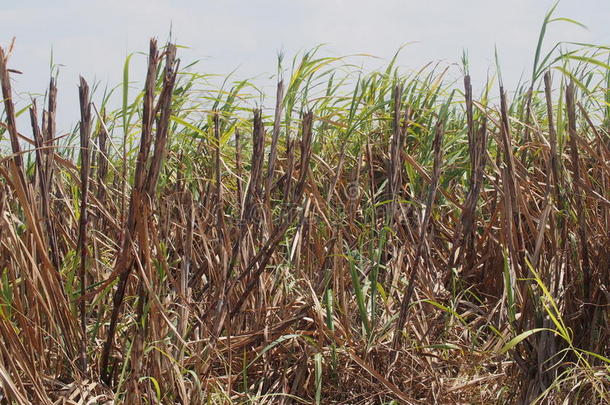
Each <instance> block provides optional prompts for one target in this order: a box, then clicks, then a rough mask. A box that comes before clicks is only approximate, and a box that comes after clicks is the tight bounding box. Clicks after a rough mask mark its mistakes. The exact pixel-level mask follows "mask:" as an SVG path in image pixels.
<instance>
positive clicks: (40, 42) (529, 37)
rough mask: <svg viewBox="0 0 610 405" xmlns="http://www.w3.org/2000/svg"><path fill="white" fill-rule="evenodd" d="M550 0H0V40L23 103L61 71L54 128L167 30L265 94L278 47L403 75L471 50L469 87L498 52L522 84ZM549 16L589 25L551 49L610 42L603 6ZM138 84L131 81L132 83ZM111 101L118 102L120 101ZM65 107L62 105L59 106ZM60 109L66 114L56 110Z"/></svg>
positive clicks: (569, 6)
mask: <svg viewBox="0 0 610 405" xmlns="http://www.w3.org/2000/svg"><path fill="white" fill-rule="evenodd" d="M553 4H554V0H510V1H505V0H504V1H502V0H461V1H459V0H430V1H421V0H402V1H401V0H285V1H280V0H276V1H271V0H242V1H236V0H224V1H223V0H216V1H209V0H174V1H169V0H55V1H53V0H44V1H39V0H21V1H9V0H0V45H3V46H6V45H8V44H9V42H10V40H11V38H12V37H13V36H14V37H16V42H15V49H14V52H13V55H12V56H11V60H10V61H9V67H10V68H13V69H17V70H20V71H22V72H23V74H22V75H12V77H13V87H14V90H15V92H16V93H17V96H16V97H15V98H16V101H17V102H18V103H22V105H25V104H24V103H26V102H27V100H29V98H30V94H31V93H34V94H41V93H43V92H44V90H45V88H46V86H47V83H48V77H49V66H50V62H51V55H52V57H53V62H54V63H56V64H60V65H61V68H60V76H59V100H58V101H59V111H58V121H59V127H60V128H59V129H60V130H68V129H69V127H70V124H71V123H73V122H74V121H75V120H76V119H77V117H78V115H77V114H78V108H77V99H78V93H77V83H78V77H79V75H83V76H84V77H85V78H86V79H87V80H88V81H89V82H93V81H99V82H101V83H108V84H109V85H115V84H118V83H120V82H121V80H122V69H123V63H124V61H125V58H126V56H127V55H128V54H130V53H132V52H139V51H146V50H147V49H148V41H149V39H150V37H153V36H154V37H157V38H159V40H160V42H163V41H164V40H165V39H167V37H168V33H169V31H170V28H171V31H172V35H173V37H174V38H175V40H176V41H177V42H178V43H179V44H180V45H185V46H188V49H180V51H179V56H180V57H181V59H182V60H183V61H184V62H183V65H184V64H185V63H188V62H189V61H193V60H200V63H199V65H198V66H199V67H198V70H199V71H201V72H202V73H215V74H227V73H229V72H231V71H233V70H235V69H237V72H236V73H235V77H236V78H251V77H255V76H256V77H258V80H261V81H264V82H268V83H265V85H267V84H268V85H269V88H272V86H271V85H272V84H273V83H274V81H275V79H273V78H272V77H271V76H272V75H273V74H274V73H275V71H276V66H277V55H278V52H280V51H284V52H285V53H286V56H287V57H288V58H291V57H292V56H294V55H295V54H296V53H297V52H299V51H303V50H307V49H310V48H312V47H314V46H316V45H319V44H325V45H324V47H323V48H322V51H321V52H322V54H325V55H331V56H342V55H349V54H356V53H366V54H371V55H375V56H377V57H379V58H381V59H372V58H362V61H359V63H362V64H363V66H364V68H365V69H369V68H371V69H372V68H374V67H375V66H380V65H381V64H383V63H387V61H388V60H389V59H390V58H391V57H392V56H393V55H394V53H395V52H396V51H397V49H398V48H399V47H400V46H401V45H403V44H405V43H409V45H407V46H406V47H405V48H404V50H403V51H402V52H401V56H400V58H399V63H400V66H401V68H402V69H403V71H405V72H408V71H412V70H417V69H418V68H420V67H422V66H423V65H424V64H426V63H428V62H437V61H441V62H443V63H448V64H450V63H459V61H460V58H461V55H462V52H463V50H467V52H468V55H469V61H470V65H471V73H472V75H473V80H475V81H476V80H477V77H478V78H484V76H485V75H486V74H487V71H488V69H489V68H492V67H493V65H494V47H497V49H498V54H499V57H500V62H501V66H502V75H503V77H504V79H505V81H506V82H507V84H510V83H516V82H517V80H518V79H519V77H520V76H521V75H524V76H525V77H527V76H528V75H529V74H530V72H531V68H532V67H531V63H532V61H533V55H534V51H535V46H536V42H537V38H538V34H539V31H540V26H541V23H542V20H543V18H544V15H545V13H546V11H547V10H548V9H549V8H550V7H551V6H552V5H553ZM555 15H556V16H561V17H569V18H571V19H574V20H578V21H579V22H581V23H583V24H585V25H586V26H587V28H586V29H583V28H580V27H578V26H576V25H572V24H567V23H555V24H552V25H551V26H550V27H549V29H548V33H547V39H546V44H547V45H548V46H551V45H552V44H554V43H556V42H558V41H577V42H587V43H595V44H610V24H608V23H607V17H608V16H610V1H609V0H563V1H562V2H560V4H559V6H558V8H557V11H556V13H555ZM132 60H133V65H132V70H131V71H132V77H131V78H132V79H134V80H141V79H142V78H143V77H144V74H145V67H144V62H145V57H144V56H136V57H134V58H133V59H132ZM139 87H141V85H140V84H137V83H135V84H134V88H139ZM117 103H118V101H117ZM62 106H63V107H62ZM62 108H63V109H62Z"/></svg>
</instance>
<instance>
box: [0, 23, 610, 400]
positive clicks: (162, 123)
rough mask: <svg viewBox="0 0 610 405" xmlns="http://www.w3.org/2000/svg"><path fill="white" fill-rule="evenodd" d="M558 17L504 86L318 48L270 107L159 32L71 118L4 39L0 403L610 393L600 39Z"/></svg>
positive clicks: (284, 72)
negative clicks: (370, 64) (25, 83)
mask: <svg viewBox="0 0 610 405" xmlns="http://www.w3.org/2000/svg"><path fill="white" fill-rule="evenodd" d="M552 21H553V19H552V16H551V13H549V15H548V16H547V18H546V20H545V22H544V26H543V29H542V32H541V36H540V39H539V46H538V48H537V52H536V55H535V61H534V67H533V69H532V75H531V78H529V80H528V81H526V82H524V83H522V84H520V85H519V86H518V88H517V89H516V90H515V91H514V92H511V93H510V96H509V94H507V91H506V89H504V88H503V86H502V81H501V79H500V77H501V76H499V75H498V79H497V80H494V79H489V80H488V84H487V85H486V86H484V90H483V92H482V94H480V95H479V96H478V97H475V95H474V94H473V90H472V86H471V79H470V76H469V75H468V63H467V60H466V58H464V60H463V63H462V67H461V72H462V74H463V81H462V80H460V81H457V82H456V81H453V80H451V79H449V78H450V75H451V74H452V72H451V70H450V69H445V68H441V67H439V66H435V65H429V66H426V67H425V68H423V69H422V70H421V71H419V72H416V73H412V74H406V75H405V74H402V73H400V71H399V69H398V67H397V66H396V65H395V62H394V61H391V62H390V63H389V65H388V66H387V69H385V70H383V71H377V72H372V73H367V74H363V73H361V72H359V71H358V70H357V69H354V68H353V67H352V66H350V65H349V64H348V63H347V61H346V60H345V59H342V58H328V57H318V56H317V55H318V53H319V52H318V51H317V50H314V51H311V52H309V53H305V54H303V55H301V56H299V57H297V58H295V60H294V62H293V64H292V67H291V68H289V69H281V68H280V71H279V73H278V84H277V94H276V96H275V98H273V100H274V101H275V108H274V109H270V110H261V109H253V108H252V105H256V103H257V101H258V100H259V98H258V97H259V95H258V93H257V91H256V89H255V88H254V86H253V85H252V84H251V83H249V82H247V81H240V82H231V81H230V80H227V81H226V82H225V84H224V85H223V87H222V88H221V89H219V90H214V89H212V88H210V86H209V85H208V83H207V81H206V76H205V75H202V74H199V73H194V72H196V71H197V65H194V66H190V67H188V69H181V68H180V66H179V60H178V59H177V57H176V47H175V46H174V45H172V44H168V45H167V46H165V47H163V48H161V49H158V46H157V43H156V41H154V40H153V41H151V43H150V50H149V56H148V71H147V76H146V82H145V83H144V89H143V91H141V92H138V93H136V94H134V91H133V86H130V83H129V67H130V61H129V59H128V60H127V62H126V64H125V80H124V83H123V84H122V86H119V87H118V88H117V89H116V90H115V91H116V92H118V93H120V92H122V106H121V107H120V108H118V109H117V110H115V111H111V110H110V109H109V108H108V105H109V104H108V100H109V99H110V98H111V96H112V94H113V92H105V93H103V94H101V91H100V90H97V91H93V90H90V89H89V86H88V85H87V82H86V81H85V80H84V79H81V85H80V87H79V97H80V106H81V111H80V112H81V120H80V122H79V124H78V126H77V127H76V130H75V131H74V132H73V133H68V134H59V133H57V129H56V125H57V124H56V119H55V117H56V111H57V109H58V108H61V106H57V105H56V104H57V103H56V95H57V91H58V90H57V89H56V87H55V86H56V78H53V79H51V81H50V85H49V89H48V91H47V92H46V95H45V97H44V100H38V102H39V103H44V107H41V108H42V111H40V109H39V107H37V104H36V101H33V102H32V103H31V104H30V105H28V106H23V108H20V109H17V108H16V107H15V105H14V104H13V101H12V93H11V78H10V76H11V75H14V74H17V73H18V72H16V71H14V70H11V69H9V66H8V61H9V59H8V56H9V55H10V53H11V51H12V46H11V47H9V48H8V49H7V50H4V49H0V79H1V84H2V92H3V105H4V110H3V119H2V123H1V124H0V125H1V128H0V131H2V133H3V137H4V139H6V140H8V141H10V147H11V150H12V153H8V154H7V153H5V154H3V155H2V160H1V165H0V212H1V216H0V272H1V274H0V336H1V344H0V350H1V356H0V384H1V387H2V389H1V392H0V394H1V397H2V400H1V403H6V404H12V403H15V404H26V403H37V404H49V403H62V404H74V403H78V404H85V403H106V402H109V403H110V402H112V401H116V402H121V403H128V404H135V403H189V404H191V403H192V404H199V403H209V404H226V403H236V404H237V403H256V404H259V403H268V404H278V403H279V404H288V403H315V404H321V403H324V404H330V403H337V404H339V403H342V404H377V403H380V404H381V403H383V404H391V403H395V404H397V403H405V404H407V403H412V404H419V403H421V404H429V403H446V404H455V403H481V404H490V403H530V402H532V401H539V402H544V403H562V401H566V402H564V403H583V404H584V403H587V404H595V403H608V401H609V395H610V393H609V388H610V379H609V373H610V360H608V354H609V342H610V328H609V327H608V317H609V312H608V305H609V304H610V302H609V301H610V291H609V290H608V286H609V285H610V280H609V278H610V272H609V270H608V268H609V267H608V266H609V265H610V234H609V233H608V230H609V229H610V163H609V162H610V93H609V91H608V88H609V85H610V66H608V64H607V63H606V61H607V60H608V48H605V47H600V46H591V45H586V44H572V45H571V46H567V45H565V46H564V45H560V46H557V47H555V48H553V49H552V50H551V52H550V53H548V54H547V55H544V54H542V52H541V49H542V46H541V44H542V41H543V39H544V32H545V29H546V28H547V26H548V24H549V23H550V22H552ZM16 51H18V50H16ZM498 72H499V68H498ZM498 87H499V92H498ZM96 93H97V95H96ZM118 95H119V96H120V94H118ZM75 96H76V95H75ZM20 114H29V115H30V118H31V129H26V128H17V119H16V117H17V116H18V115H20ZM28 131H30V132H28ZM7 145H8V144H7Z"/></svg>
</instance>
